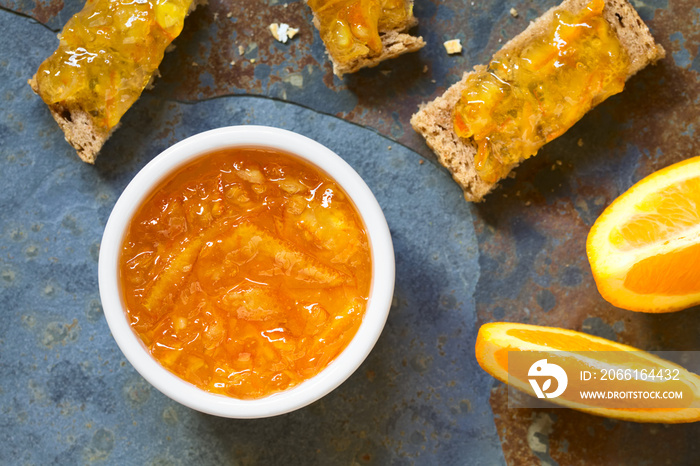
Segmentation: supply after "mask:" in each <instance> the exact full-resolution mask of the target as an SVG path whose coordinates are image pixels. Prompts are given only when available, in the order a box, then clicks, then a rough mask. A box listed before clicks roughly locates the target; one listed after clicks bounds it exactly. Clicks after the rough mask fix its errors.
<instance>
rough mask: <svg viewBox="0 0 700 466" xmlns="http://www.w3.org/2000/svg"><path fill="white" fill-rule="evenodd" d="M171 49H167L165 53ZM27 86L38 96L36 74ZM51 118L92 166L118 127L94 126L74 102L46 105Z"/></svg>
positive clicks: (201, 1)
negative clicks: (106, 128)
mask: <svg viewBox="0 0 700 466" xmlns="http://www.w3.org/2000/svg"><path fill="white" fill-rule="evenodd" d="M206 3H207V0H194V1H193V2H192V4H191V5H190V9H189V11H188V12H187V15H189V14H190V13H192V12H193V11H194V10H195V8H197V7H198V6H199V5H205V4H206ZM170 49H171V47H168V49H166V53H167V52H168V51H169V50H170ZM157 76H158V70H156V71H155V72H154V73H153V75H152V76H151V80H150V81H149V83H148V84H147V85H146V89H148V88H150V86H151V85H152V83H153V80H154V79H155V78H156V77H157ZM27 84H29V86H30V87H31V88H32V90H33V91H34V92H35V93H36V94H37V95H40V94H39V87H38V84H37V81H36V74H34V76H32V78H31V79H29V80H28V81H27ZM48 107H49V111H50V112H51V116H52V117H53V119H54V120H56V123H58V126H59V127H60V128H61V130H62V131H63V134H64V135H65V138H66V141H67V142H68V143H69V144H70V145H71V146H73V148H74V149H75V151H76V153H77V154H78V157H80V160H82V161H83V162H86V163H89V164H94V163H95V159H96V158H97V154H98V153H99V152H100V149H102V146H103V145H104V143H105V142H107V139H109V137H110V136H111V135H112V133H113V132H114V131H115V130H116V129H117V128H118V127H119V125H120V124H119V123H118V124H117V125H115V126H114V127H113V128H112V129H111V130H109V131H105V130H104V129H103V128H102V127H100V126H99V125H97V124H95V120H94V119H93V118H92V115H90V113H88V112H87V111H85V109H84V108H82V107H81V106H80V104H79V103H74V102H57V103H55V104H50V105H48Z"/></svg>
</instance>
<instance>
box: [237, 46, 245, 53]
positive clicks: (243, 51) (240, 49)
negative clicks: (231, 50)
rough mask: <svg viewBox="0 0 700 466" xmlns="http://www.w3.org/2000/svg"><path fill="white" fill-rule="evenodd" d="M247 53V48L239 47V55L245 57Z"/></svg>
mask: <svg viewBox="0 0 700 466" xmlns="http://www.w3.org/2000/svg"><path fill="white" fill-rule="evenodd" d="M244 53H245V47H243V46H242V45H239V46H238V55H243V54H244Z"/></svg>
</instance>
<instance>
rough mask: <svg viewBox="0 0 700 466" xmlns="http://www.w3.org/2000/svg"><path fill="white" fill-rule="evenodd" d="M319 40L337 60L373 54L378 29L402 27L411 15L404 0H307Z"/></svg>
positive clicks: (377, 47)
mask: <svg viewBox="0 0 700 466" xmlns="http://www.w3.org/2000/svg"><path fill="white" fill-rule="evenodd" d="M308 4H309V6H310V7H311V9H312V11H313V12H314V14H315V15H316V18H317V20H318V21H319V23H320V25H319V30H320V34H321V38H322V39H323V42H324V43H325V44H326V48H327V49H328V52H329V53H330V55H331V57H333V59H334V60H335V61H337V62H339V63H348V62H351V61H353V60H356V59H358V58H363V57H370V56H377V55H379V54H381V52H382V41H381V38H380V37H379V34H380V32H386V31H391V30H394V29H398V28H401V27H403V25H404V24H405V23H406V21H407V19H408V18H410V17H411V15H412V11H411V8H412V4H411V2H408V1H406V0H308Z"/></svg>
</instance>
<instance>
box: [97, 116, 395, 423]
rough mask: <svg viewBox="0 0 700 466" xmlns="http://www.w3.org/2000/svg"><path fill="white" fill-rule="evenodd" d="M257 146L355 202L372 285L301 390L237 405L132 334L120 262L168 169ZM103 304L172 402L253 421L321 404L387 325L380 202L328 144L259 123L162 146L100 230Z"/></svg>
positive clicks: (387, 259)
mask: <svg viewBox="0 0 700 466" xmlns="http://www.w3.org/2000/svg"><path fill="white" fill-rule="evenodd" d="M251 146H259V147H266V148H272V149H279V150H281V151H284V152H287V153H290V154H292V155H295V156H297V157H299V158H301V159H303V160H306V161H307V162H308V163H311V164H312V165H314V166H315V167H317V168H319V169H320V170H322V171H324V172H325V173H326V174H328V175H329V176H330V177H331V178H332V179H334V180H335V181H336V182H337V183H338V184H339V185H340V186H341V187H342V188H343V189H344V190H345V192H346V193H347V194H348V196H349V197H350V198H351V199H352V201H353V202H354V204H355V207H356V208H357V210H358V212H359V214H360V216H361V218H362V220H363V222H364V224H365V229H366V231H367V236H368V238H369V241H370V251H371V258H372V281H371V287H370V293H369V299H368V302H367V308H366V310H365V315H364V317H363V320H362V324H361V325H360V327H359V329H358V330H357V333H356V334H355V336H354V337H353V339H352V340H351V341H350V343H349V344H348V346H347V347H346V348H345V349H344V350H343V352H342V353H341V354H340V355H338V356H337V357H336V358H335V359H334V360H333V361H332V362H331V363H330V364H329V365H328V366H327V367H326V368H325V369H323V370H322V371H321V372H319V373H318V374H317V375H315V376H314V377H312V378H310V379H307V380H305V381H304V382H302V383H300V384H299V385H297V386H295V387H293V388H291V389H288V390H285V391H282V392H278V393H275V394H272V395H269V396H267V397H264V398H259V399H254V400H241V399H236V398H232V397H227V396H224V395H218V394H214V393H210V392H206V391H204V390H202V389H200V388H197V387H196V386H194V385H193V384H191V383H189V382H186V381H184V380H183V379H180V378H179V377H177V376H176V375H174V374H173V373H171V372H170V371H168V370H167V369H165V368H164V367H163V366H161V365H160V364H159V363H158V362H157V361H156V360H155V359H154V358H153V357H152V356H151V355H150V353H149V352H148V351H147V349H146V347H145V346H144V345H143V343H142V342H141V339H140V338H139V337H138V336H137V335H136V333H135V332H134V331H133V330H132V329H131V326H130V325H129V323H128V321H127V318H126V311H125V306H124V303H123V300H122V296H121V291H120V285H119V276H118V260H119V253H120V250H121V245H122V243H123V240H124V236H125V234H126V229H127V227H128V225H129V223H130V221H131V219H132V217H133V216H134V214H135V211H136V209H137V208H138V207H139V206H140V205H141V203H142V202H143V201H144V200H145V199H146V197H147V196H149V195H150V194H151V193H152V192H153V190H154V189H155V187H156V186H157V185H158V184H159V183H160V182H161V181H162V180H164V179H165V178H167V177H168V176H169V175H170V174H172V173H173V171H175V170H177V169H178V168H180V167H182V166H183V165H185V164H187V163H189V162H191V161H193V160H195V159H197V158H199V157H201V156H205V155H206V154H208V153H211V152H212V151H215V150H217V149H224V148H230V147H251ZM98 281H99V291H100V298H101V301H102V307H103V310H104V315H105V318H106V320H107V324H108V326H109V328H110V331H111V332H112V335H113V337H114V339H115V340H116V342H117V345H118V346H119V348H120V350H121V351H122V353H123V354H124V356H125V357H126V359H127V360H128V361H129V362H130V363H131V365H132V366H133V367H134V368H135V369H136V371H137V372H139V374H141V376H142V377H144V378H145V379H146V380H147V381H148V382H149V383H150V384H151V385H153V386H154V387H155V388H156V389H157V390H159V391H160V392H161V393H163V394H165V395H166V396H168V397H169V398H171V399H173V400H175V401H177V402H179V403H181V404H183V405H185V406H188V407H190V408H192V409H195V410H197V411H200V412H203V413H207V414H212V415H216V416H221V417H229V418H238V419H253V418H264V417H270V416H276V415H280V414H285V413H288V412H291V411H294V410H297V409H299V408H302V407H304V406H307V405H308V404H310V403H313V402H314V401H316V400H318V399H320V398H322V397H323V396H325V395H327V394H328V393H330V392H331V391H333V390H334V389H335V388H337V387H338V386H339V385H340V384H341V383H343V382H344V381H345V380H346V379H347V378H348V377H350V375H352V374H353V373H354V372H355V371H356V370H357V368H358V367H359V366H360V365H361V364H362V362H363V361H364V360H365V358H366V357H367V356H368V355H369V353H370V351H371V350H372V348H373V347H374V345H375V343H376V342H377V340H378V339H379V336H380V334H381V332H382V330H383V328H384V325H385V323H386V320H387V317H388V314H389V310H390V308H391V302H392V299H393V291H394V283H395V259H394V248H393V243H392V239H391V233H390V231H389V226H388V224H387V222H386V218H385V217H384V213H383V212H382V209H381V207H380V206H379V203H378V202H377V199H376V198H375V197H374V195H373V194H372V192H371V190H370V189H369V187H368V186H367V184H366V183H365V182H364V180H363V179H362V178H361V177H360V175H359V174H358V173H357V172H356V171H355V170H354V169H353V168H352V167H351V166H350V165H349V164H348V163H347V162H346V161H345V160H343V159H342V158H341V157H340V156H339V155H337V154H336V153H335V152H333V151H331V150H330V149H329V148H327V147H326V146H324V145H322V144H320V143H318V142H316V141H314V140H313V139H310V138H308V137H306V136H303V135H301V134H298V133H294V132H291V131H288V130H284V129H281V128H275V127H270V126H257V125H242V126H228V127H221V128H217V129H212V130H209V131H205V132H202V133H198V134H195V135H193V136H190V137H188V138H187V139H184V140H182V141H180V142H178V143H176V144H174V145H173V146H171V147H169V148H167V149H166V150H164V151H163V152H161V153H160V154H159V155H157V156H156V157H155V158H153V160H151V161H150V162H149V163H148V164H146V166H144V167H143V168H142V169H141V170H140V171H139V172H138V173H137V174H136V175H135V176H134V178H133V179H132V180H131V181H130V182H129V184H128V185H127V187H126V188H125V189H124V191H123V192H122V194H121V195H120V196H119V199H118V200H117V202H116V203H115V205H114V208H113V209H112V212H111V214H110V216H109V219H108V220H107V224H106V225H105V229H104V234H103V236H102V242H101V244H100V254H99V263H98Z"/></svg>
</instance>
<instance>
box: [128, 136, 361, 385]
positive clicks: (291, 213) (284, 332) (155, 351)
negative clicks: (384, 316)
mask: <svg viewBox="0 0 700 466" xmlns="http://www.w3.org/2000/svg"><path fill="white" fill-rule="evenodd" d="M120 277H121V285H122V292H123V297H124V300H125V302H126V304H127V310H128V317H129V319H130V323H131V326H132V328H133V329H134V330H135V331H136V333H137V334H138V335H139V337H140V338H141V339H142V340H143V342H144V344H145V345H146V346H147V347H148V348H149V350H150V351H151V354H152V355H153V356H154V357H155V358H156V359H157V360H158V361H159V362H160V363H161V364H162V365H163V366H164V367H165V368H167V369H168V370H170V371H171V372H173V373H175V374H176V375H178V376H180V377H181V378H183V379H184V380H186V381H188V382H191V383H193V384H194V385H196V386H198V387H200V388H202V389H204V390H207V391H211V392H214V393H219V394H223V395H228V396H232V397H235V398H240V399H252V398H260V397H264V396H267V395H269V394H271V393H275V392H278V391H281V390H285V389H288V388H290V387H293V386H295V385H297V384H299V383H301V382H303V381H304V380H306V379H308V378H310V377H313V376H314V375H316V374H317V373H318V372H320V371H321V370H323V369H324V368H325V367H326V366H327V365H328V364H330V363H331V362H332V361H333V360H334V359H335V358H336V357H337V356H338V355H339V354H340V353H341V352H342V351H343V349H344V348H345V347H346V346H347V345H348V344H349V342H350V340H351V339H352V338H353V336H354V335H355V333H356V332H357V330H358V329H359V327H360V325H361V323H362V319H363V316H364V312H365V307H366V302H367V299H368V296H369V287H370V280H371V258H370V250H369V242H368V238H367V234H366V233H365V230H364V225H363V223H362V220H361V218H360V217H359V214H358V212H357V210H356V208H355V206H354V205H353V204H352V202H351V200H350V199H349V198H348V197H347V194H345V192H344V191H342V190H341V189H340V188H339V187H338V186H337V185H336V184H335V182H334V181H333V180H331V179H330V178H328V176H327V175H325V174H324V173H321V172H320V171H319V170H317V169H316V168H314V167H311V166H309V165H307V164H306V163H304V162H301V161H300V160H298V159H296V158H294V157H292V156H290V155H288V154H283V153H279V152H274V151H268V150H263V149H256V148H242V149H240V148H239V149H231V150H224V151H221V152H215V153H212V154H209V155H206V156H204V157H203V158H202V159H199V160H197V161H195V162H193V163H192V164H190V165H188V166H186V167H184V168H182V169H180V170H179V171H178V172H177V173H175V174H173V175H171V176H170V178H169V179H167V180H166V181H164V182H163V183H162V184H161V186H160V187H159V188H158V189H157V190H156V192H154V194H153V195H152V196H151V197H150V199H149V200H148V201H147V202H146V203H144V204H143V205H142V206H141V207H140V208H139V210H138V211H137V213H136V215H135V216H134V218H133V219H132V221H131V225H130V229H129V232H128V234H127V237H126V239H125V242H124V245H123V250H122V257H121V258H120Z"/></svg>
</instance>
